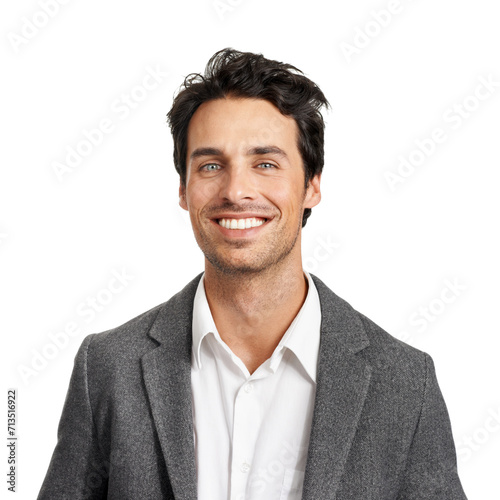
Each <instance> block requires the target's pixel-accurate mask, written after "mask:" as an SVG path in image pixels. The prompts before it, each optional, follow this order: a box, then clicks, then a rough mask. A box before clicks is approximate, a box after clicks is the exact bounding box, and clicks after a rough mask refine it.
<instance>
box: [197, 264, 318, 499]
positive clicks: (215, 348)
mask: <svg viewBox="0 0 500 500" xmlns="http://www.w3.org/2000/svg"><path fill="white" fill-rule="evenodd" d="M304 274H305V275H306V277H307V279H308V282H309V289H308V293H307V296H306V300H305V302H304V304H303V305H302V308H301V309H300V311H299V313H298V314H297V316H296V317H295V319H294V320H293V322H292V324H291V325H290V327H289V328H288V330H287V331H286V332H285V334H284V335H283V337H282V338H281V341H280V343H279V344H278V346H277V347H276V349H275V350H274V352H273V354H272V356H271V357H270V358H269V359H268V360H266V361H265V362H264V363H262V365H260V366H259V368H257V370H255V372H254V373H252V374H251V375H250V372H249V371H248V369H247V368H246V366H245V364H244V363H243V362H242V361H241V359H240V358H239V357H238V356H236V355H235V354H234V353H233V352H232V351H231V349H230V348H229V346H228V345H227V344H226V343H225V342H224V341H223V340H222V339H221V337H220V335H219V333H218V332H217V328H216V327H215V323H214V320H213V317H212V314H211V312H210V307H209V305H208V302H207V298H206V295H205V286H204V275H203V277H202V278H201V280H200V282H199V285H198V289H197V291H196V295H195V298H194V309H193V351H192V362H191V382H192V402H193V424H194V442H195V456H196V469H197V481H198V499H199V500H300V498H301V496H302V486H303V481H304V471H305V464H306V458H307V450H308V447H309V434H310V431H311V421H312V414H313V406H314V398H315V395H316V368H317V363H318V351H319V341H320V325H321V308H320V302H319V296H318V292H317V290H316V286H315V285H314V282H313V280H312V278H311V276H310V275H309V273H307V272H304Z"/></svg>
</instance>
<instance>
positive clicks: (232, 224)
mask: <svg viewBox="0 0 500 500" xmlns="http://www.w3.org/2000/svg"><path fill="white" fill-rule="evenodd" d="M218 222H219V224H220V225H221V226H222V227H225V228H226V229H249V228H251V227H257V226H261V225H262V224H264V222H265V220H264V219H257V218H255V217H249V218H248V219H219V221H218Z"/></svg>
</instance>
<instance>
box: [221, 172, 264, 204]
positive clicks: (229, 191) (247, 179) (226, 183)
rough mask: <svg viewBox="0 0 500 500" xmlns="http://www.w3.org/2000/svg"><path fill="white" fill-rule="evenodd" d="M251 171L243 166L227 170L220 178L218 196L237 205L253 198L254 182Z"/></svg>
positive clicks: (254, 192)
mask: <svg viewBox="0 0 500 500" xmlns="http://www.w3.org/2000/svg"><path fill="white" fill-rule="evenodd" d="M251 170H252V169H251V168H249V167H248V166H244V165H234V166H230V167H229V168H227V169H226V171H225V172H224V175H223V176H222V177H223V178H222V181H221V185H220V192H219V196H220V197H221V198H224V199H226V200H228V201H230V202H231V203H237V202H239V201H240V200H243V199H245V198H247V199H253V198H255V194H256V191H255V180H254V179H253V177H252V171H251Z"/></svg>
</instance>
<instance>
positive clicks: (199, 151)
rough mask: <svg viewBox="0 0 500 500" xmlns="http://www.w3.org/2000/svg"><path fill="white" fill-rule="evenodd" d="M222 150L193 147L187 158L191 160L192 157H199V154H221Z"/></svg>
mask: <svg viewBox="0 0 500 500" xmlns="http://www.w3.org/2000/svg"><path fill="white" fill-rule="evenodd" d="M222 155H223V154H222V151H221V150H220V149H217V148H197V149H195V150H194V151H193V152H192V153H191V155H190V156H189V158H190V159H191V160H193V159H194V158H199V157H200V156H222Z"/></svg>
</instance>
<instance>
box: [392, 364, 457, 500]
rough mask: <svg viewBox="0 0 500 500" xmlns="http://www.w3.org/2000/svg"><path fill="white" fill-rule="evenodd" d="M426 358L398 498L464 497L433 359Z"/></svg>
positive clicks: (441, 499) (453, 499)
mask: <svg viewBox="0 0 500 500" xmlns="http://www.w3.org/2000/svg"><path fill="white" fill-rule="evenodd" d="M425 361H426V380H425V388H424V397H423V402H422V407H421V410H420V417H419V421H418V424H417V428H416V430H415V434H414V436H413V441H412V444H411V446H410V450H409V455H408V460H407V466H406V471H405V476H404V484H403V487H402V489H401V491H400V492H399V495H398V500H467V497H466V496H465V493H464V490H463V488H462V485H461V483H460V479H459V477H458V473H457V457H456V450H455V444H454V442H453V435H452V431H451V423H450V418H449V415H448V410H447V409H446V405H445V402H444V399H443V396H442V394H441V390H440V388H439V385H438V382H437V378H436V371H435V368H434V363H433V361H432V358H431V357H430V356H429V355H428V354H425Z"/></svg>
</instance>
